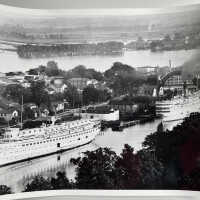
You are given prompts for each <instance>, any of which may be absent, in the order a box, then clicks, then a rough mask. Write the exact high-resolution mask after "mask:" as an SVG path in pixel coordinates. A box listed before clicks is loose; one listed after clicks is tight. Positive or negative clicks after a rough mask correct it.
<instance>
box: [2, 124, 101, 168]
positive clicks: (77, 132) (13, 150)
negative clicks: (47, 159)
mask: <svg viewBox="0 0 200 200" xmlns="http://www.w3.org/2000/svg"><path fill="white" fill-rule="evenodd" d="M93 126H94V124H93V123H91V124H89V125H88V126H84V127H83V126H80V127H79V128H73V127H72V128H71V129H70V131H69V130H66V131H62V127H59V126H58V127H59V128H60V129H59V133H58V132H56V130H57V131H58V129H56V128H58V127H55V130H54V131H55V134H53V135H49V136H48V135H47V136H44V137H35V138H33V139H28V140H26V139H23V140H21V141H17V142H12V143H7V144H3V145H0V146H1V147H2V149H1V150H2V151H1V152H0V167H2V166H5V165H10V164H14V163H18V162H23V161H26V160H31V159H35V158H39V157H43V156H47V155H51V154H55V153H59V152H64V151H67V150H71V149H75V148H78V147H80V146H83V145H86V144H88V143H90V142H91V141H92V140H94V139H95V137H96V136H97V135H98V134H99V132H100V128H99V126H98V127H93ZM51 129H52V128H50V129H48V130H49V131H50V130H51ZM33 131H34V130H33Z"/></svg>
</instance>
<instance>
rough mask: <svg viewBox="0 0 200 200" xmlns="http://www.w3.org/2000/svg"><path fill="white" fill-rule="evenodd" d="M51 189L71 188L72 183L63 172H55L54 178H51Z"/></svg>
mask: <svg viewBox="0 0 200 200" xmlns="http://www.w3.org/2000/svg"><path fill="white" fill-rule="evenodd" d="M51 185H52V187H53V189H55V190H57V189H72V187H73V184H72V183H70V182H69V180H68V178H67V177H66V174H65V172H57V173H56V178H52V179H51Z"/></svg>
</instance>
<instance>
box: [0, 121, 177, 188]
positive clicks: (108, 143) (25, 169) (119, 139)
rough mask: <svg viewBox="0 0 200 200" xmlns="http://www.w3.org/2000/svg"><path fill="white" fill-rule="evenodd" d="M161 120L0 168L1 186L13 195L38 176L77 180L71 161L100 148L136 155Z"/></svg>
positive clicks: (103, 134) (105, 133)
mask: <svg viewBox="0 0 200 200" xmlns="http://www.w3.org/2000/svg"><path fill="white" fill-rule="evenodd" d="M159 123H160V120H155V121H154V122H150V123H146V124H143V125H139V124H138V125H135V126H133V127H129V128H127V129H124V130H123V131H122V132H113V131H112V130H111V129H107V130H106V131H104V132H102V133H101V134H100V135H98V136H97V137H96V139H95V140H94V141H93V142H92V143H90V144H89V145H86V146H83V147H80V148H77V149H74V150H70V151H67V152H64V153H62V154H54V155H51V156H46V157H43V158H38V159H34V160H32V161H27V162H21V163H18V164H13V165H10V166H6V167H2V168H0V185H3V184H5V185H7V186H9V187H11V188H12V191H13V192H20V191H22V190H24V185H26V184H27V183H28V182H29V181H30V180H31V179H32V178H33V177H34V176H36V175H42V176H44V177H53V176H55V174H56V172H57V171H65V172H66V174H67V177H68V178H69V179H73V178H74V177H75V167H74V165H73V164H71V163H70V159H71V158H76V157H79V156H80V155H82V152H85V151H87V150H95V149H97V148H98V147H109V148H111V149H112V150H114V151H115V152H116V153H117V154H120V153H121V152H122V148H123V146H124V144H129V145H131V146H132V147H134V149H135V151H137V150H140V149H141V148H142V142H143V141H144V139H145V137H146V136H147V135H149V134H150V133H153V132H155V131H156V129H157V125H158V124H159ZM175 123H177V122H173V123H170V124H168V125H167V127H165V128H169V129H171V128H172V126H174V125H175Z"/></svg>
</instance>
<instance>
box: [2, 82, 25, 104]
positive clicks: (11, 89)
mask: <svg viewBox="0 0 200 200" xmlns="http://www.w3.org/2000/svg"><path fill="white" fill-rule="evenodd" d="M23 91H24V88H23V87H22V86H21V85H19V84H12V85H8V86H7V87H6V89H5V90H4V93H3V95H4V97H6V98H8V99H12V100H14V101H16V102H18V103H21V99H22V95H23Z"/></svg>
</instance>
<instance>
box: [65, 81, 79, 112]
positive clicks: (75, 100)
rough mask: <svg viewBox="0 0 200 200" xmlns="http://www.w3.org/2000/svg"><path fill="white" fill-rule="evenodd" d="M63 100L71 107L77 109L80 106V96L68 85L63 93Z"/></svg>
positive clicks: (74, 88)
mask: <svg viewBox="0 0 200 200" xmlns="http://www.w3.org/2000/svg"><path fill="white" fill-rule="evenodd" d="M63 98H64V99H66V101H67V102H69V104H70V106H71V107H73V108H74V107H78V106H80V105H81V96H80V94H79V93H78V91H77V89H76V87H74V86H72V85H69V86H68V87H67V89H66V90H65V91H64V93H63Z"/></svg>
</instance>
